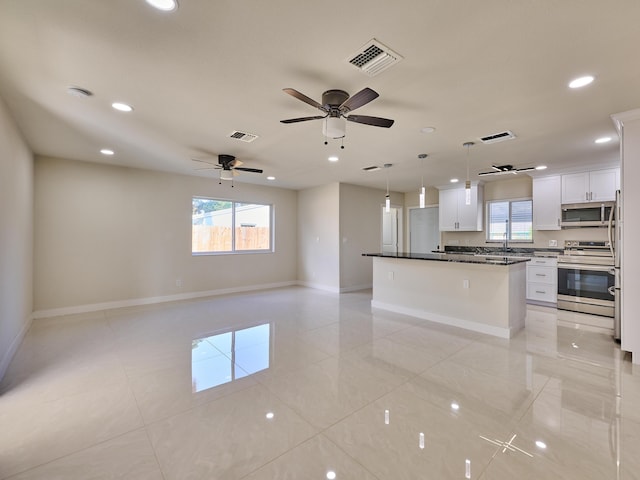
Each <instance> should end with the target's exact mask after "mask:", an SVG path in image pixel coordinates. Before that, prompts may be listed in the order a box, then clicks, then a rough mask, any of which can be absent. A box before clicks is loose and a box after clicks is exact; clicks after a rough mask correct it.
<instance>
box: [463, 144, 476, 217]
mask: <svg viewBox="0 0 640 480" xmlns="http://www.w3.org/2000/svg"><path fill="white" fill-rule="evenodd" d="M473 145H474V143H473V142H465V143H463V144H462V146H463V147H467V181H466V182H464V204H465V205H471V181H470V180H469V149H470V148H471V147H472V146H473Z"/></svg>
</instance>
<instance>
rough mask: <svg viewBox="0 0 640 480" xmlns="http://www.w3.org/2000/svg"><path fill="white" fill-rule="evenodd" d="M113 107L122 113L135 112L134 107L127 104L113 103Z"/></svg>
mask: <svg viewBox="0 0 640 480" xmlns="http://www.w3.org/2000/svg"><path fill="white" fill-rule="evenodd" d="M111 106H112V107H113V108H115V109H116V110H119V111H121V112H132V111H133V107H132V106H131V105H127V104H126V103H122V102H113V103H112V104H111Z"/></svg>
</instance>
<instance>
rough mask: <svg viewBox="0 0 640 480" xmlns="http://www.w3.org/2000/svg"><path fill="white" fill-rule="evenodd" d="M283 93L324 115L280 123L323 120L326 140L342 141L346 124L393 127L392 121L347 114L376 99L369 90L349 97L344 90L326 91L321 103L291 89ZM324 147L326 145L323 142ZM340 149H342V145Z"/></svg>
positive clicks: (290, 119) (365, 89)
mask: <svg viewBox="0 0 640 480" xmlns="http://www.w3.org/2000/svg"><path fill="white" fill-rule="evenodd" d="M283 92H285V93H287V94H289V95H291V96H292V97H294V98H297V99H298V100H300V101H302V102H304V103H306V104H308V105H311V106H312V107H315V108H317V109H318V110H320V111H322V112H323V113H324V115H314V116H312V117H299V118H289V119H287V120H280V122H281V123H299V122H306V121H309V120H324V122H323V123H322V133H323V135H324V137H325V139H326V138H331V139H344V137H345V135H346V126H347V124H346V122H347V121H349V122H355V123H361V124H363V125H371V126H374V127H383V128H389V127H391V125H393V122H394V121H393V120H391V119H388V118H381V117H370V116H367V115H349V112H351V111H353V110H355V109H356V108H360V107H362V106H363V105H366V104H367V103H369V102H371V101H373V100H375V99H376V98H378V96H379V95H378V93H377V92H376V91H374V90H372V89H370V88H368V87H367V88H363V89H362V90H360V91H359V92H358V93H356V94H355V95H352V96H349V94H348V93H347V92H345V91H344V90H337V89H333V90H327V91H325V92H324V93H323V94H322V103H319V102H317V101H315V100H313V99H312V98H309V97H307V96H306V95H305V94H303V93H300V92H299V91H297V90H295V89H293V88H284V89H283ZM324 143H325V145H326V144H327V143H328V142H327V141H326V140H325V142H324ZM341 148H344V145H342V147H341Z"/></svg>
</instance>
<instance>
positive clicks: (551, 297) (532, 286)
mask: <svg viewBox="0 0 640 480" xmlns="http://www.w3.org/2000/svg"><path fill="white" fill-rule="evenodd" d="M527 300H530V301H531V303H543V304H556V303H557V301H558V260H557V259H555V258H541V257H533V258H532V259H531V261H529V262H527Z"/></svg>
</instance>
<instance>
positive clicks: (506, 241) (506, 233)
mask: <svg viewBox="0 0 640 480" xmlns="http://www.w3.org/2000/svg"><path fill="white" fill-rule="evenodd" d="M503 248H504V254H505V255H506V254H507V251H508V250H509V219H506V220H505V221H504V247H503Z"/></svg>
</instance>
